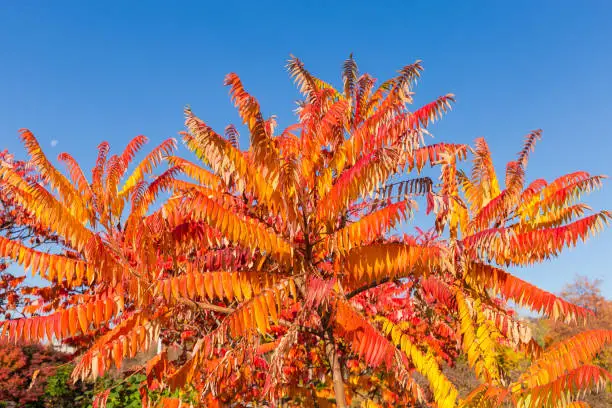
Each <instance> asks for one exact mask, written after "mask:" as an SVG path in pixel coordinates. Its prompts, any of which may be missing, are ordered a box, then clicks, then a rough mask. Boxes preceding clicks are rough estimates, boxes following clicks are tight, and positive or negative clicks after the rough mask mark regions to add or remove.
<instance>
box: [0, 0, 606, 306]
mask: <svg viewBox="0 0 612 408" xmlns="http://www.w3.org/2000/svg"><path fill="white" fill-rule="evenodd" d="M611 20H612V2H610V1H605V0H603V1H592V0H591V1H583V2H576V1H559V0H557V1H552V0H551V1H543V0H542V1H536V2H534V1H516V0H514V1H469V2H458V1H425V0H422V1H419V2H416V1H409V0H404V1H397V2H395V1H380V2H376V1H370V2H361V1H344V2H340V1H324V0H316V1H279V2H276V3H272V2H266V1H262V0H259V1H244V2H235V1H229V0H226V1H216V2H204V1H200V2H190V1H181V2H172V1H148V2H144V1H141V2H136V1H105V2H95V4H94V2H83V1H74V2H66V1H59V0H57V1H53V2H51V1H38V2H34V1H19V2H17V1H3V2H0V61H1V63H0V141H1V142H0V149H3V148H8V149H9V150H11V151H13V152H16V153H18V156H21V157H22V154H23V149H22V147H21V145H20V143H19V140H18V136H17V130H18V129H19V128H22V127H28V128H30V129H32V130H33V131H34V133H35V134H36V135H37V137H38V138H39V140H40V141H41V143H42V145H43V148H44V149H45V150H46V152H47V153H48V155H49V156H53V157H56V156H57V154H59V153H60V152H62V151H69V152H70V153H72V154H73V155H74V156H76V157H77V159H78V160H80V161H81V162H82V163H84V167H85V168H87V169H88V168H89V166H90V165H91V164H93V160H94V157H95V146H96V145H97V144H98V143H99V142H100V141H102V140H108V141H109V142H111V146H114V148H115V149H121V148H122V147H123V146H124V145H125V143H126V142H127V141H128V139H129V138H131V137H133V136H135V135H137V134H145V135H147V136H148V137H149V138H150V139H151V141H152V142H155V143H158V142H160V141H161V140H163V139H164V138H167V137H172V136H175V135H176V134H177V132H178V131H180V130H182V121H183V114H182V109H183V106H184V105H186V104H190V105H191V106H192V108H193V109H194V111H195V112H196V114H198V115H199V116H200V117H202V118H203V119H205V120H207V121H208V123H209V124H210V125H211V126H213V127H215V128H217V129H223V127H224V126H225V125H226V124H228V123H230V122H238V117H237V115H236V113H235V111H234V109H233V107H232V106H231V104H230V102H229V99H228V96H227V89H226V88H224V87H223V85H222V82H223V77H224V75H225V74H226V73H228V72H231V71H235V72H237V73H238V74H239V75H240V76H241V77H242V79H243V81H244V83H245V84H246V86H247V88H248V89H249V91H251V92H252V93H253V94H254V95H256V96H257V97H258V98H259V100H260V102H261V104H262V107H263V110H264V114H266V115H269V114H276V115H278V117H279V121H280V123H281V124H283V125H286V124H289V123H291V121H292V119H293V118H292V116H291V115H292V113H291V112H292V110H293V108H294V107H295V105H294V103H293V102H294V101H295V100H296V99H297V97H298V95H297V91H296V89H295V87H294V86H293V84H292V83H291V81H290V80H289V78H288V76H287V74H286V71H285V68H284V65H285V61H286V59H287V58H288V56H289V54H294V55H296V56H298V57H300V58H301V59H303V61H304V62H305V63H306V65H307V67H308V68H309V69H310V70H311V71H312V72H313V73H315V74H317V75H319V76H320V77H322V78H324V79H326V80H328V81H331V82H334V83H336V84H338V83H339V73H340V67H341V65H342V62H343V60H344V59H345V58H346V57H347V56H348V54H349V53H351V52H353V53H354V55H355V57H356V59H357V61H358V64H359V67H360V70H361V71H362V72H369V73H371V74H373V75H374V76H375V77H377V78H379V79H386V78H388V77H390V76H392V75H394V73H395V70H397V69H399V68H400V67H401V66H403V65H405V64H408V63H410V62H413V61H414V60H416V59H422V60H423V61H424V65H425V73H424V77H423V80H422V81H421V84H420V86H419V87H418V88H417V102H418V103H425V102H428V101H430V100H432V99H433V98H435V97H436V96H438V95H441V94H445V93H448V92H452V93H454V94H456V96H457V103H456V105H455V109H454V110H453V111H452V112H451V113H450V114H449V115H447V116H446V118H445V119H444V120H443V121H442V122H440V124H439V125H436V126H435V127H434V128H433V129H432V130H433V133H434V135H435V137H436V140H437V141H452V142H463V143H469V142H471V141H473V140H474V138H476V137H479V136H485V137H487V139H488V142H489V144H490V146H491V148H492V151H493V155H494V159H495V161H496V163H497V164H498V165H499V166H502V165H504V164H505V163H506V162H507V161H508V160H511V159H513V158H514V157H515V153H516V151H517V150H518V149H519V148H520V146H521V143H522V140H523V136H524V135H525V134H526V133H527V132H528V131H530V130H532V129H536V128H542V129H544V139H543V141H542V142H541V143H540V144H539V145H538V147H537V150H536V152H535V154H533V156H532V159H531V162H530V166H529V168H528V176H529V178H530V179H533V178H535V177H545V178H547V179H549V180H550V179H551V178H553V177H556V176H558V175H561V174H564V173H567V172H570V171H574V170H587V171H589V172H592V173H594V174H601V173H603V174H611V175H612V164H611V156H612V141H611V140H612V121H611V120H610V117H611V111H612V109H611V108H612V103H611V102H610V97H611V96H612V81H611V80H610V75H611V74H612V52H611V51H612V24H611V23H610V21H611ZM243 142H245V141H244V140H243ZM183 152H184V151H183ZM500 168H503V167H500ZM588 202H589V203H590V204H591V205H592V206H593V207H594V208H595V209H599V208H608V209H612V183H611V182H610V181H608V182H607V183H606V185H605V186H604V189H603V191H601V192H599V193H596V194H593V195H591V196H589V197H588ZM611 256H612V231H611V230H610V229H608V230H607V231H606V232H604V233H602V234H601V235H599V236H598V237H597V238H596V239H594V240H591V241H589V242H588V243H587V244H586V245H581V246H580V247H579V248H577V249H574V250H571V251H569V252H567V253H565V254H564V255H563V256H561V257H560V258H559V259H557V260H555V261H553V262H548V263H546V264H543V265H540V266H537V267H533V268H530V269H525V270H519V271H517V273H518V274H519V276H521V277H523V278H526V279H528V280H530V281H532V282H534V283H536V284H538V285H540V286H542V287H544V288H546V289H548V290H551V291H558V290H559V289H560V288H561V287H562V286H563V284H564V283H565V282H567V281H569V280H571V279H572V278H573V276H574V275H576V274H586V275H589V276H592V277H598V278H602V279H604V281H605V283H604V293H605V294H606V295H607V296H608V297H612V273H611V271H612V267H611V266H610V265H611V264H612V260H611Z"/></svg>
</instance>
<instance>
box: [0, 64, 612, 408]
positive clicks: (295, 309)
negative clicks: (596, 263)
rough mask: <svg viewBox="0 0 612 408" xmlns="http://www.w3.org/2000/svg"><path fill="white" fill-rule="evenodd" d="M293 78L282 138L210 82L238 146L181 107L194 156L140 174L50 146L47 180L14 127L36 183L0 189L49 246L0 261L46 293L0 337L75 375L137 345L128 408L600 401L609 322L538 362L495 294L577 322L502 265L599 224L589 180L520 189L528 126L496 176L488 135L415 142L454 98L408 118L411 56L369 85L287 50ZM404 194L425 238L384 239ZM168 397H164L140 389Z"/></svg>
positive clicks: (392, 234) (250, 102)
mask: <svg viewBox="0 0 612 408" xmlns="http://www.w3.org/2000/svg"><path fill="white" fill-rule="evenodd" d="M288 69H289V72H290V75H291V77H292V78H293V79H294V80H295V82H296V83H297V85H298V87H299V89H300V91H301V92H302V94H303V100H301V101H300V102H299V104H298V107H297V110H296V115H297V122H296V123H295V124H293V125H291V126H289V127H287V128H286V129H284V130H282V131H278V130H277V126H276V120H275V118H274V117H270V118H267V117H264V115H263V113H262V111H261V108H260V106H259V103H258V102H257V100H256V99H255V98H254V97H253V96H252V95H251V94H249V93H248V91H247V90H246V89H245V88H244V86H243V84H242V82H241V80H240V78H239V77H238V76H237V75H236V74H229V75H228V76H227V77H226V80H225V83H226V85H227V86H228V88H229V92H230V97H231V100H232V102H233V103H234V105H235V106H236V108H237V110H238V113H239V115H240V117H241V119H242V122H243V126H244V128H245V129H246V132H247V133H248V137H249V140H250V144H249V148H248V149H246V150H242V149H241V148H240V146H239V143H238V141H239V137H240V136H239V134H238V128H236V127H235V126H232V125H230V126H228V127H227V128H226V129H225V132H224V133H223V134H220V133H217V132H216V131H215V130H213V129H212V128H211V127H209V126H208V125H207V124H206V123H205V122H204V121H203V120H201V119H200V118H199V117H198V116H196V115H195V113H193V112H192V111H191V110H190V109H189V108H187V109H186V110H185V117H186V120H185V126H186V131H185V132H183V133H182V134H181V138H182V141H183V144H184V145H185V146H186V147H187V148H188V150H189V151H190V152H191V153H192V154H193V156H195V159H193V160H190V159H186V158H183V157H181V156H177V155H175V150H176V148H177V142H176V141H175V140H173V139H170V140H167V141H164V142H163V143H161V144H160V145H159V146H157V147H155V148H153V149H152V150H150V151H149V153H147V154H146V155H145V156H144V158H143V159H142V160H141V161H140V162H139V163H137V164H135V163H134V158H135V157H136V155H137V154H138V152H139V151H140V150H141V149H142V147H143V146H144V144H145V142H146V138H145V137H143V136H138V137H136V138H134V139H133V140H132V141H131V142H130V143H129V144H128V145H127V147H126V148H125V149H124V150H123V151H122V152H121V153H118V154H112V155H111V153H110V147H109V145H108V144H107V143H105V142H103V143H101V144H100V145H99V148H98V158H97V161H96V163H95V165H94V167H93V169H92V171H91V175H90V177H87V176H86V174H85V172H84V171H83V170H82V169H81V167H80V166H79V165H78V164H77V162H76V160H75V159H74V158H73V157H72V156H70V155H69V154H67V153H62V154H61V155H60V156H59V157H58V159H59V160H60V161H61V162H63V163H64V164H65V166H66V172H61V171H60V170H58V169H57V168H55V167H54V166H53V165H52V163H51V162H50V161H49V160H48V159H47V157H46V156H45V154H44V153H43V152H42V149H41V148H40V146H39V144H38V142H37V140H36V138H35V137H34V135H33V134H32V133H31V132H30V131H28V130H22V131H21V138H22V140H23V142H24V145H25V147H26V150H27V151H28V153H29V155H30V163H31V165H32V166H35V168H36V170H37V172H38V173H39V174H40V175H41V177H42V178H43V179H44V180H45V181H46V183H47V184H46V185H44V186H43V185H41V184H40V183H37V182H34V181H31V180H28V179H27V178H24V177H23V174H20V172H19V171H17V170H16V169H15V168H14V166H11V165H3V166H2V167H1V168H0V183H1V186H2V189H3V191H6V192H8V193H9V194H10V197H11V199H12V200H13V201H14V202H15V203H16V204H17V205H19V206H20V208H22V209H23V211H24V213H25V214H28V218H27V222H26V224H27V225H28V226H31V228H33V229H35V230H36V231H41V232H44V233H45V234H48V235H50V236H57V237H58V239H57V244H56V245H54V246H53V248H52V249H51V250H45V249H43V248H36V249H35V248H33V246H32V244H31V243H30V242H27V241H26V240H23V239H19V238H18V237H12V236H5V237H0V255H1V256H2V257H5V258H9V259H11V260H13V261H14V262H16V263H18V264H19V265H21V266H22V267H23V268H24V269H29V270H30V271H31V272H32V273H33V274H36V275H38V276H40V277H42V278H43V279H45V280H47V281H48V282H49V285H50V286H49V288H48V289H47V296H39V298H38V300H39V301H37V302H30V303H29V304H28V305H27V307H24V309H23V311H24V313H25V314H26V317H23V318H10V319H7V320H5V321H4V322H2V323H1V328H2V336H3V338H4V339H5V340H8V341H52V342H67V341H68V342H70V343H71V344H72V345H74V346H75V347H77V350H78V357H77V359H76V365H75V369H74V372H73V374H72V375H73V378H74V379H75V380H83V381H87V380H89V379H96V378H97V377H100V376H102V375H104V373H106V372H108V371H109V370H114V369H120V368H121V367H122V365H124V364H125V361H126V360H127V359H131V358H133V357H136V356H138V355H140V353H143V352H149V353H150V355H152V356H153V357H151V358H150V359H149V360H148V361H147V362H146V363H145V364H144V365H143V366H142V367H141V369H142V371H144V372H145V373H146V377H147V379H146V382H145V383H144V384H143V388H142V395H143V405H144V406H152V405H155V404H159V405H167V406H178V404H179V403H181V404H194V405H198V404H200V405H202V406H225V405H228V404H233V405H234V406H244V405H246V404H249V403H253V402H257V401H258V402H265V403H269V404H286V405H289V406H300V405H305V406H312V405H313V404H316V405H317V406H325V405H330V404H334V403H335V404H336V405H337V406H339V407H344V406H347V405H348V404H354V405H359V404H370V405H369V406H414V405H417V404H430V405H433V406H439V407H454V406H466V407H467V406H494V405H500V404H502V403H512V404H515V405H517V406H520V407H543V406H555V407H556V406H564V404H565V405H569V404H570V403H573V404H574V406H579V405H577V404H579V403H578V402H575V401H577V398H578V397H579V396H580V395H582V393H583V392H584V391H586V390H592V389H601V388H602V387H603V386H604V385H605V384H606V382H607V381H608V380H609V379H610V374H609V373H608V372H607V371H605V370H604V369H603V368H601V367H599V366H596V365H593V364H592V361H593V359H594V358H595V357H596V356H597V354H598V353H599V352H600V351H601V350H602V348H603V347H604V346H605V345H606V344H608V343H610V341H612V331H609V330H591V331H586V332H580V333H578V334H576V335H575V336H574V337H571V338H568V339H564V340H563V341H561V342H559V343H555V344H553V345H552V346H550V347H548V348H546V349H545V350H542V349H541V348H540V346H539V345H538V344H537V343H536V342H535V341H534V340H533V339H532V338H531V335H530V330H529V328H528V327H527V326H526V324H525V323H524V322H523V321H521V320H520V319H519V318H518V317H517V316H516V314H515V313H514V312H513V310H512V309H511V308H510V306H509V301H512V302H513V303H515V304H518V305H521V306H524V307H526V308H529V309H531V310H534V311H537V312H540V313H543V314H544V315H547V316H549V317H551V318H552V319H555V320H558V321H562V322H564V323H567V324H576V323H580V322H583V321H584V320H585V319H587V318H588V317H589V316H590V315H592V311H591V310H589V309H588V308H585V307H583V306H580V305H576V304H573V303H570V302H568V301H566V300H564V299H563V298H561V297H558V296H556V295H554V294H552V293H548V292H546V291H544V290H542V289H540V288H538V287H536V286H534V285H532V284H530V283H529V282H526V281H524V280H521V279H519V278H518V277H516V276H514V275H513V274H512V273H510V272H509V271H507V270H506V269H504V268H506V267H508V266H528V265H532V264H534V263H537V262H542V261H544V260H546V259H549V258H552V257H555V256H557V255H559V254H560V253H561V252H562V251H563V250H564V249H566V248H569V247H572V246H575V245H577V243H578V242H579V241H584V240H586V239H587V238H588V237H590V236H592V235H593V234H594V233H596V232H597V231H598V230H600V229H601V228H603V226H604V225H606V224H607V223H608V221H609V219H610V213H608V212H606V211H600V212H591V210H590V208H589V207H588V206H586V205H585V204H583V203H582V202H580V198H581V196H582V195H583V193H586V192H590V191H592V190H594V189H596V188H598V187H600V185H601V182H602V178H603V177H602V176H593V175H590V174H588V173H586V172H575V173H570V174H567V175H564V176H561V177H559V178H557V179H555V180H553V181H550V182H548V181H546V180H543V179H536V180H535V181H533V182H530V183H528V182H527V180H526V176H525V172H526V167H527V162H528V157H529V154H530V152H531V151H532V150H533V147H534V145H535V143H536V142H537V141H538V140H539V139H540V136H541V132H540V131H535V132H532V133H530V134H529V135H528V136H527V137H526V139H525V142H524V146H523V149H522V150H521V151H520V152H519V153H518V156H517V158H516V160H514V161H511V162H510V163H508V165H507V167H506V169H505V173H504V174H503V178H498V174H497V173H496V171H495V169H494V167H493V164H492V160H491V155H490V152H489V149H488V146H487V144H486V142H485V141H484V139H478V140H476V143H475V146H474V147H473V148H471V147H469V146H466V145H461V144H449V143H436V144H429V145H426V144H425V140H426V137H427V135H428V132H427V127H428V126H429V125H430V124H431V123H433V122H434V121H436V120H438V119H440V118H441V116H442V115H443V114H445V113H446V112H448V111H449V110H450V108H451V105H452V103H453V101H454V99H453V95H450V94H449V95H443V96H440V97H439V98H438V99H436V100H435V101H433V102H431V103H429V104H426V105H424V106H422V107H419V108H416V109H412V108H411V104H412V96H413V87H414V85H415V83H416V81H417V80H418V78H419V77H420V75H421V72H422V66H421V64H420V62H416V63H414V64H411V65H407V66H406V67H404V68H402V69H401V70H400V71H399V73H398V75H397V76H396V77H394V78H391V79H389V80H387V81H384V82H382V83H380V84H379V83H378V82H377V81H376V80H375V79H374V78H373V77H371V76H370V75H368V74H359V72H358V69H357V65H356V63H355V61H354V60H353V59H352V58H349V59H348V60H347V61H346V62H345V64H344V66H343V70H342V83H343V85H342V87H341V88H340V89H335V88H334V87H333V86H332V85H330V84H328V83H326V82H324V81H322V80H320V79H318V78H316V77H315V76H313V75H312V74H311V73H309V72H308V71H307V70H306V69H305V67H304V65H303V63H302V62H301V61H300V60H298V59H296V58H292V59H291V60H290V61H289V64H288ZM468 157H471V160H472V163H471V169H470V171H467V172H466V171H465V170H463V169H462V165H461V163H462V162H463V161H466V160H467V159H468ZM425 167H428V168H431V169H429V170H428V172H435V174H436V175H438V176H439V177H437V180H436V176H433V178H432V177H428V176H426V175H425V172H424V169H425ZM154 173H155V174H156V175H153V174H154ZM418 203H420V204H421V206H422V207H424V208H425V213H427V214H429V215H430V218H432V219H433V224H432V226H431V228H424V229H417V233H416V234H415V235H408V234H402V233H400V231H401V230H402V229H401V226H402V225H403V223H406V222H409V220H410V218H411V217H412V215H413V214H414V212H415V211H417V210H418V207H419V206H418ZM50 293H52V294H53V296H49V294H50ZM508 348H509V349H512V350H516V351H518V352H522V353H525V354H526V355H527V356H528V357H529V358H531V359H532V364H531V366H530V367H529V369H528V370H527V371H525V372H524V373H523V374H522V375H521V376H520V378H518V379H511V378H510V377H509V376H508V373H506V372H504V368H503V365H502V364H500V359H499V356H500V353H502V352H503V350H505V349H508ZM460 354H462V355H465V356H466V357H467V361H468V363H469V365H470V366H471V367H472V369H473V370H474V372H475V374H476V376H477V378H478V379H479V381H480V383H481V385H480V386H478V387H477V388H476V389H475V390H473V391H472V392H471V393H469V395H460V393H459V392H458V390H457V388H456V387H455V385H454V384H453V383H452V382H451V381H450V380H449V379H448V377H447V376H446V374H445V367H447V366H449V365H453V364H454V362H455V361H456V359H457V357H458V356H459V355H460ZM164 390H169V391H172V392H174V394H173V397H167V396H164V397H159V396H160V395H167V394H163V393H158V394H156V396H155V397H153V396H152V394H151V395H150V391H164ZM194 396H195V397H194ZM179 400H181V401H182V402H179ZM103 401H104V395H101V398H100V399H99V405H103Z"/></svg>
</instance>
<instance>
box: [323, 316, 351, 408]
mask: <svg viewBox="0 0 612 408" xmlns="http://www.w3.org/2000/svg"><path fill="white" fill-rule="evenodd" d="M325 353H326V354H327V359H328V360H329V367H330V369H331V374H332V381H333V383H334V393H335V394H336V407H338V408H346V406H347V405H346V396H345V394H344V379H343V378H342V368H341V367H340V359H338V350H337V348H336V342H335V341H334V336H333V334H332V330H331V328H330V329H329V330H327V331H326V332H325Z"/></svg>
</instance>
